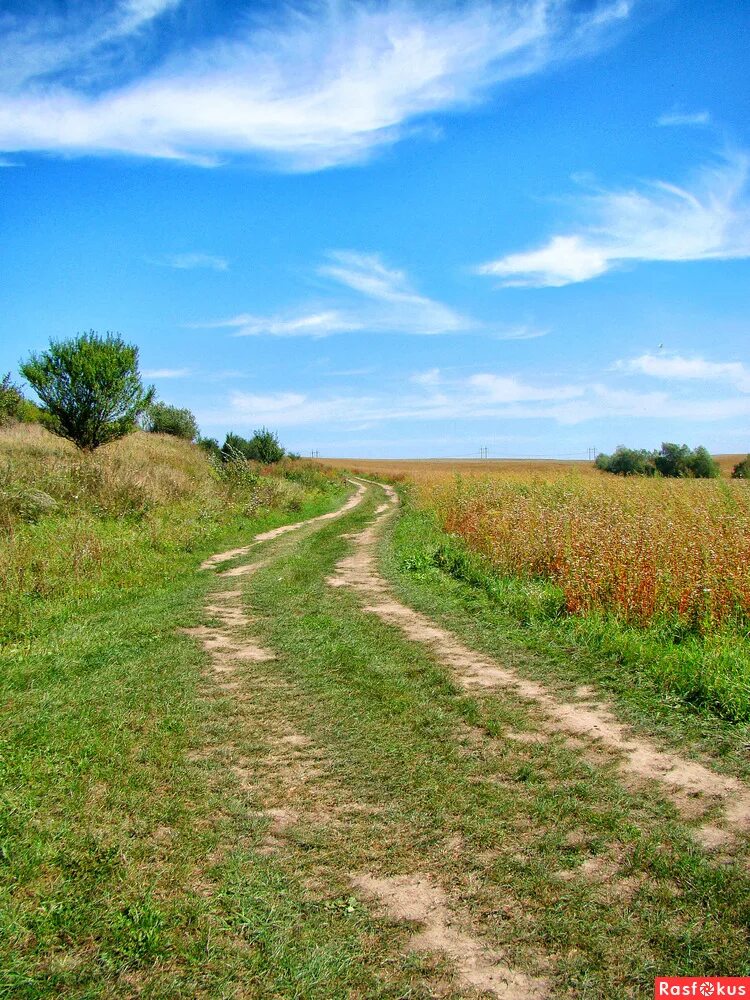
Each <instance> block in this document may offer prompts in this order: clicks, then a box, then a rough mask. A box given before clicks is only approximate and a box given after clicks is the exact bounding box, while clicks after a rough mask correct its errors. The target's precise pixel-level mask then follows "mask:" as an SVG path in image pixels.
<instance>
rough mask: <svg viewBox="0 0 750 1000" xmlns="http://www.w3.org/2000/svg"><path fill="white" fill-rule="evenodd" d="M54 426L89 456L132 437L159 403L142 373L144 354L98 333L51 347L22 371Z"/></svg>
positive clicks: (34, 356)
mask: <svg viewBox="0 0 750 1000" xmlns="http://www.w3.org/2000/svg"><path fill="white" fill-rule="evenodd" d="M21 374H22V375H23V376H24V378H25V379H26V380H27V381H28V382H29V384H30V385H31V386H32V388H33V389H34V391H35V392H36V394H37V396H38V397H39V399H40V400H41V403H42V407H41V409H42V412H43V413H45V414H47V416H48V425H49V427H50V430H53V431H54V432H55V433H56V434H59V435H60V436H61V437H64V438H68V439H69V440H70V441H73V442H74V443H75V444H76V445H77V446H78V447H79V448H81V449H83V450H84V451H93V450H94V448H98V447H99V446H100V445H102V444H106V442H107V441H114V440H115V439H116V438H119V437H123V435H125V434H128V433H130V431H132V430H133V429H134V427H135V425H136V420H137V419H138V417H139V416H141V414H143V413H144V412H145V411H146V410H147V409H148V408H149V406H151V403H152V402H153V398H154V388H153V386H151V387H150V388H148V389H144V387H143V384H142V382H141V376H140V373H139V371H138V348H137V347H134V346H133V345H131V344H126V343H125V341H124V340H123V339H122V337H121V336H120V335H119V334H115V333H107V334H105V336H103V337H102V336H99V334H98V333H96V332H95V331H94V330H89V332H88V333H81V334H79V335H78V336H77V337H73V338H71V339H70V340H59V341H51V342H50V346H49V348H48V350H46V351H42V352H41V353H40V354H32V355H30V357H29V358H28V360H27V361H25V362H24V364H22V365H21Z"/></svg>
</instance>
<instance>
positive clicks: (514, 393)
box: [467, 373, 584, 403]
mask: <svg viewBox="0 0 750 1000" xmlns="http://www.w3.org/2000/svg"><path fill="white" fill-rule="evenodd" d="M467 384H468V385H469V386H471V387H474V388H476V389H478V390H480V392H481V393H482V394H483V396H484V397H485V399H486V400H488V401H490V402H492V403H521V402H532V401H537V400H543V399H544V400H549V399H576V398H578V397H580V396H583V394H584V389H583V388H582V387H580V386H575V385H549V386H543V385H537V386H534V385H529V384H528V383H526V382H524V381H522V380H521V379H519V378H517V377H516V376H512V375H511V376H509V375H494V374H491V373H482V374H480V375H472V376H470V377H469V379H468V383H467Z"/></svg>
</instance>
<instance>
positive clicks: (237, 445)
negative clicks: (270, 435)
mask: <svg viewBox="0 0 750 1000" xmlns="http://www.w3.org/2000/svg"><path fill="white" fill-rule="evenodd" d="M221 456H222V458H223V460H224V461H225V462H233V461H237V460H238V459H243V458H244V459H249V458H251V455H250V442H249V441H248V440H247V438H243V437H241V436H240V435H239V434H234V433H233V432H232V431H230V432H229V433H228V434H227V436H226V437H225V438H224V444H223V445H222V446H221Z"/></svg>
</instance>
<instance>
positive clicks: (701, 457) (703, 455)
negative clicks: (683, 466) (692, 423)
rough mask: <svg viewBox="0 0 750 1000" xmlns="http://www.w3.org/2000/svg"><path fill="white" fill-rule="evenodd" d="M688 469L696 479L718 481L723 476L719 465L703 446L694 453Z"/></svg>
mask: <svg viewBox="0 0 750 1000" xmlns="http://www.w3.org/2000/svg"><path fill="white" fill-rule="evenodd" d="M688 467H689V469H690V472H691V473H692V474H693V475H694V476H695V478H696V479H717V478H718V477H719V476H720V475H721V469H720V468H719V466H718V464H717V463H716V462H715V461H714V459H713V457H712V456H711V454H710V453H709V451H708V450H707V449H706V448H704V447H703V446H702V445H701V446H699V447H698V448H696V449H695V451H694V452H693V454H692V456H691V457H690V461H689V463H688Z"/></svg>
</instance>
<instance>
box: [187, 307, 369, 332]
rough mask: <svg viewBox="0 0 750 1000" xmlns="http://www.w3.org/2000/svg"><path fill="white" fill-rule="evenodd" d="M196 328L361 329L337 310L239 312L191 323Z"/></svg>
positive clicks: (273, 329) (257, 330) (342, 330)
mask: <svg viewBox="0 0 750 1000" xmlns="http://www.w3.org/2000/svg"><path fill="white" fill-rule="evenodd" d="M190 325H191V326H193V327H198V328H200V327H204V328H213V329H218V328H222V327H224V328H227V329H231V330H233V331H234V333H233V335H234V336H235V337H258V336H261V335H263V334H267V335H270V336H272V337H315V338H317V337H327V336H329V335H330V334H332V333H352V332H354V331H355V330H359V329H361V327H360V326H359V324H358V322H357V320H356V319H354V318H353V317H347V316H345V315H344V314H343V313H341V312H339V311H338V310H336V309H324V310H321V311H319V312H303V313H298V314H295V315H289V316H281V315H274V316H254V315H252V314H251V313H240V314H239V315H237V316H231V317H229V319H222V320H212V321H209V322H207V323H192V324H190Z"/></svg>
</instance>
